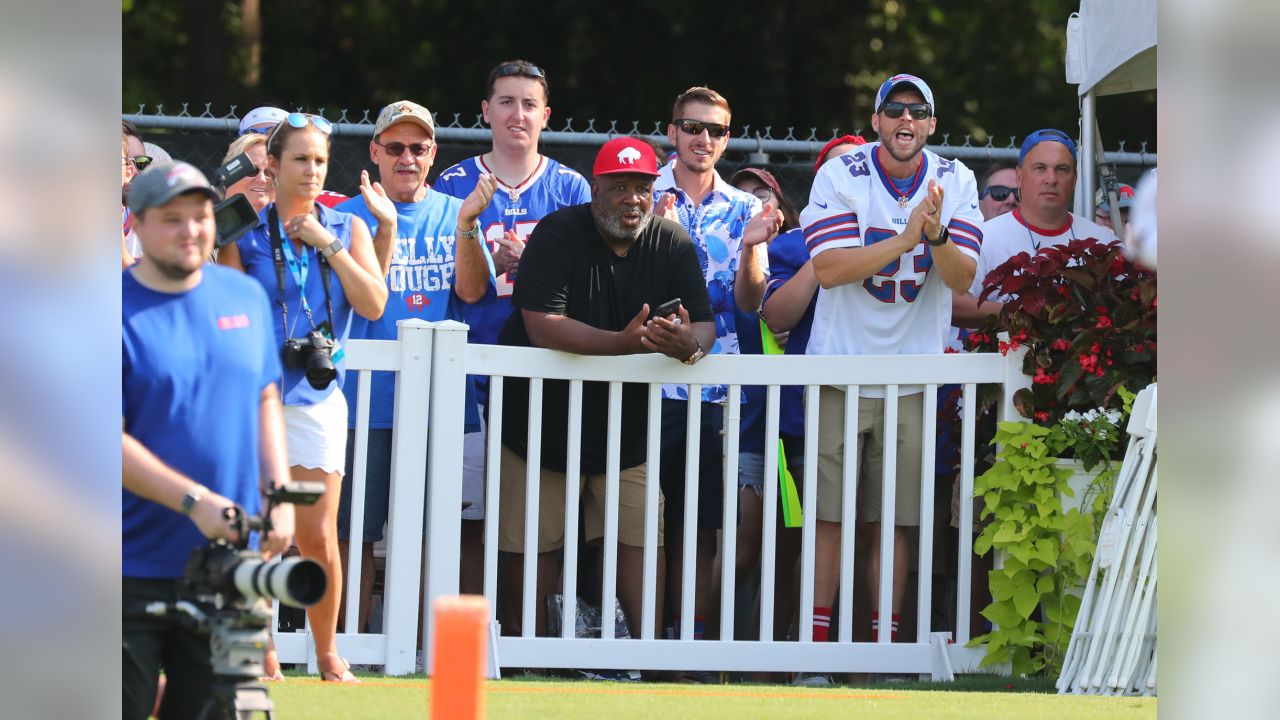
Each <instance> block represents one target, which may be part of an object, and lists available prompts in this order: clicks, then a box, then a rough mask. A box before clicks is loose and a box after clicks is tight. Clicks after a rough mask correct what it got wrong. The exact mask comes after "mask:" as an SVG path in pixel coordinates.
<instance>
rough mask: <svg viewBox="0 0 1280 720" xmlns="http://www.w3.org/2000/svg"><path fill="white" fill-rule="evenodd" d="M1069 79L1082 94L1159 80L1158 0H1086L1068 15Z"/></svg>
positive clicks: (1147, 86)
mask: <svg viewBox="0 0 1280 720" xmlns="http://www.w3.org/2000/svg"><path fill="white" fill-rule="evenodd" d="M1067 82H1068V83H1071V84H1073V85H1079V86H1080V89H1079V92H1080V94H1081V95H1084V94H1085V93H1087V92H1089V91H1090V90H1092V91H1094V93H1095V94H1097V95H1116V94H1119V93H1126V92H1140V91H1142V90H1152V89H1155V86H1156V0H1081V2H1080V12H1079V13H1076V14H1074V15H1072V16H1071V18H1070V19H1069V20H1068V21H1067Z"/></svg>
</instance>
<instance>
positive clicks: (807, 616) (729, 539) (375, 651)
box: [276, 321, 1028, 677]
mask: <svg viewBox="0 0 1280 720" xmlns="http://www.w3.org/2000/svg"><path fill="white" fill-rule="evenodd" d="M1021 362H1022V358H1021V353H1010V354H1009V355H1008V356H1001V355H996V354H949V355H937V356H898V357H821V356H732V357H728V356H711V357H708V358H707V359H705V360H704V361H702V362H701V363H699V364H698V365H697V366H694V367H687V366H685V365H682V364H680V363H676V362H673V361H672V360H670V359H669V358H666V357H663V356H658V355H635V356H624V357H588V356H578V355H571V354H566V353H558V352H552V351H547V350H540V349H532V348H510V347H498V346H489V345H470V346H469V345H468V344H467V343H466V326H464V325H461V324H460V323H455V322H443V323H423V322H421V321H401V323H400V338H399V340H396V341H352V342H350V343H349V345H348V360H347V366H348V370H349V371H351V372H353V373H354V372H358V373H359V376H360V379H361V383H360V384H361V388H362V389H361V391H360V392H359V394H358V400H357V405H356V409H355V411H356V413H357V417H358V421H357V431H356V450H357V452H356V454H355V457H356V465H355V468H354V473H353V475H354V478H353V483H354V492H353V497H352V512H351V518H352V528H351V533H350V535H349V536H350V537H351V538H353V539H355V541H353V545H355V544H357V542H358V539H359V538H361V537H362V535H361V530H362V528H361V525H362V521H363V488H364V460H363V458H364V447H365V443H366V442H367V426H368V410H369V409H368V391H367V390H365V389H364V388H365V387H367V385H368V372H367V371H370V370H389V371H395V372H396V373H397V380H396V410H395V421H394V429H393V448H392V455H393V464H392V470H391V478H392V483H391V510H390V520H389V529H388V537H387V561H386V581H385V592H384V597H385V601H384V614H383V617H384V622H383V626H382V627H383V632H381V633H377V634H370V633H355V632H346V633H342V634H339V637H338V646H339V650H340V652H341V653H342V654H343V655H344V656H345V657H347V658H348V659H349V660H350V661H351V662H352V663H356V664H362V663H363V664H375V665H384V666H385V670H386V672H387V673H388V674H391V675H400V674H406V673H410V672H413V666H414V655H415V647H416V639H417V634H418V633H417V630H418V629H419V628H421V631H422V638H423V644H422V647H426V648H430V647H432V643H431V637H432V631H433V628H432V626H431V618H430V617H429V616H428V617H422V618H421V620H422V624H421V625H419V624H418V622H417V621H418V620H419V618H418V617H417V615H416V612H415V611H416V608H417V607H418V600H419V597H418V595H419V588H421V591H422V592H423V593H425V596H426V598H427V599H426V603H425V604H424V606H423V607H425V608H430V607H431V606H432V601H433V600H434V599H435V598H436V597H439V596H442V595H452V594H456V593H457V591H458V572H459V551H460V547H459V543H460V531H461V525H460V513H459V510H460V508H461V477H462V456H461V448H462V435H463V432H462V412H461V406H462V403H463V402H464V383H465V376H466V375H467V374H473V375H487V376H491V377H492V381H491V385H490V414H489V422H490V424H489V428H488V443H489V445H488V447H487V448H486V469H485V487H486V490H487V498H486V509H485V567H484V592H485V594H486V596H487V597H488V598H489V600H490V603H491V606H493V607H496V603H497V599H498V598H497V596H498V591H497V588H498V572H497V569H498V543H497V520H498V517H499V515H500V514H501V513H502V512H503V502H502V501H503V498H501V497H499V492H498V487H499V485H498V472H499V467H498V464H499V453H500V443H501V438H502V427H501V425H502V410H501V406H502V403H503V396H504V385H503V378H508V377H523V378H529V379H530V382H529V396H530V399H529V407H530V409H531V411H530V416H531V422H530V429H529V436H530V437H529V440H530V443H529V447H530V448H531V456H530V463H529V465H530V467H536V465H537V461H536V459H535V458H534V457H533V453H534V452H536V450H532V449H533V448H537V447H538V445H539V441H540V439H541V428H540V426H539V423H538V422H537V418H538V417H540V413H539V412H538V411H537V408H540V407H541V402H542V381H544V380H567V381H569V382H570V394H569V397H570V413H569V423H570V425H569V427H570V432H569V441H568V458H569V460H568V462H569V467H568V470H569V473H568V474H569V475H570V477H572V476H573V475H574V473H575V471H576V469H577V467H578V462H577V457H578V451H579V450H580V447H579V442H580V438H579V437H578V432H577V431H578V430H579V429H580V427H581V422H582V408H581V401H582V383H583V382H591V381H601V382H608V383H609V412H608V435H607V437H608V438H609V440H608V442H609V446H608V447H609V450H608V455H607V457H608V471H607V473H606V506H607V512H606V518H605V537H604V541H603V544H602V545H601V552H602V553H603V573H602V574H603V579H602V586H601V588H600V591H601V592H600V596H601V599H602V601H601V605H602V608H603V610H602V617H605V618H612V617H613V609H612V608H613V606H614V604H615V602H616V579H617V577H616V576H617V570H618V565H617V561H618V558H617V532H618V506H617V498H618V485H619V467H618V461H619V452H618V448H619V440H620V432H621V412H622V403H621V393H622V386H623V381H624V380H625V382H628V383H644V384H648V385H649V388H648V393H647V395H648V402H649V416H648V426H647V437H648V455H647V461H648V462H647V473H648V477H649V478H650V479H651V480H652V481H650V482H647V484H646V498H645V505H646V513H645V518H646V523H645V543H644V552H643V577H642V583H643V588H644V595H643V606H642V610H641V615H642V617H641V618H640V622H639V623H638V626H639V632H635V633H633V634H635V635H636V636H637V637H636V639H614V638H613V634H614V633H613V624H612V623H611V622H603V623H602V637H601V638H600V639H582V638H575V637H573V631H574V627H575V618H574V615H573V614H572V613H573V612H574V610H575V605H574V603H572V602H565V603H563V609H564V615H563V617H562V618H561V623H560V625H561V627H562V628H563V630H562V634H561V636H560V637H554V638H552V637H535V636H534V634H533V632H534V621H533V619H534V610H535V608H534V601H535V591H536V580H535V577H536V567H535V562H534V561H535V558H536V553H533V552H529V553H526V554H525V557H524V565H523V575H524V578H525V582H524V583H523V597H522V598H521V603H520V607H521V611H522V613H521V614H522V617H523V619H524V620H523V622H522V623H521V626H522V634H521V636H519V637H506V636H504V637H499V638H498V641H497V649H498V660H499V662H500V663H501V665H503V666H506V667H564V668H594V669H605V668H612V669H620V670H628V669H646V670H649V669H652V670H663V669H670V670H724V671H810V672H887V673H920V674H932V675H934V676H938V677H940V676H945V675H947V674H949V669H950V668H952V667H954V668H955V669H957V670H963V669H969V668H975V667H977V664H978V661H979V659H980V658H981V655H982V651H981V649H970V648H966V647H964V645H965V643H966V642H967V641H968V640H969V621H968V618H969V616H970V608H969V596H970V584H971V581H972V578H971V577H970V567H971V562H970V561H971V559H972V528H973V516H972V508H973V504H972V503H970V502H960V503H959V506H960V511H961V514H960V532H959V538H960V547H959V551H958V555H959V558H958V574H959V580H958V587H957V593H956V598H957V599H956V618H957V620H956V627H957V633H956V637H955V638H954V640H955V643H954V644H946V643H945V642H943V640H942V639H941V638H940V637H934V636H933V632H932V628H931V627H930V624H929V623H930V618H931V615H932V613H931V603H932V589H931V586H930V581H931V576H932V573H931V572H929V571H928V570H927V569H929V568H932V567H933V541H932V527H933V508H934V501H933V488H934V479H933V472H934V467H933V466H934V447H935V436H936V424H935V423H933V422H931V421H930V420H931V419H932V418H933V417H934V416H935V415H936V402H937V389H938V387H939V386H941V385H943V384H960V385H962V386H963V398H964V401H963V404H962V416H961V448H960V451H961V492H962V497H965V498H967V497H970V496H972V492H973V473H974V442H975V440H974V436H975V410H974V408H975V407H976V402H975V393H976V389H977V386H978V385H983V384H992V385H997V386H999V387H1000V388H1001V389H1002V391H1003V392H1002V400H1001V403H1000V409H999V416H1000V418H1001V419H1012V418H1014V417H1016V412H1015V411H1014V410H1013V406H1012V394H1013V392H1014V391H1016V390H1017V389H1019V388H1022V387H1026V386H1027V385H1028V379H1027V378H1026V376H1025V375H1023V374H1022V372H1021ZM762 380H763V381H765V382H762ZM769 381H773V383H772V384H770V382H769ZM663 383H678V384H688V385H690V386H691V387H690V396H692V397H697V390H698V388H697V387H696V386H700V385H708V384H728V385H729V386H730V398H731V401H730V405H729V408H730V411H729V412H727V413H726V428H725V439H724V446H725V449H726V454H725V463H724V467H725V477H724V478H723V479H722V481H723V482H724V484H725V493H724V498H725V502H724V522H723V528H724V529H723V531H722V534H721V548H722V553H723V557H724V558H726V559H725V561H724V562H723V563H722V572H721V579H720V580H721V585H720V589H719V593H718V596H719V599H720V604H721V606H722V607H721V612H720V632H719V635H720V637H721V638H724V639H720V640H697V641H695V640H693V634H692V632H693V629H692V625H693V623H692V619H693V615H694V613H693V595H694V593H693V587H694V577H695V575H696V573H697V572H698V571H699V568H698V567H697V566H696V554H695V552H694V543H695V542H696V535H697V533H694V532H686V533H684V534H683V547H681V548H668V549H667V551H668V552H681V553H682V555H683V558H684V562H683V563H682V571H683V582H682V583H681V587H683V588H685V589H686V591H685V592H684V593H683V597H682V602H681V607H680V611H679V612H678V613H674V614H676V615H678V616H679V617H680V618H682V620H683V624H682V627H680V628H679V629H678V639H658V638H655V637H654V627H655V625H656V623H655V614H656V606H657V603H656V602H655V599H656V597H657V593H656V587H657V544H656V539H657V508H658V483H657V482H656V479H657V477H658V468H659V466H660V464H661V463H662V461H663V458H662V457H661V456H660V447H659V441H658V439H659V433H660V426H661V405H660V399H659V397H660V387H661V385H662V384H663ZM748 385H765V386H766V387H767V393H766V395H767V410H766V416H765V418H766V420H765V443H764V449H765V455H766V457H765V462H764V467H765V478H764V480H765V481H764V491H763V493H764V514H763V532H762V536H763V541H762V543H763V546H762V552H761V560H760V563H761V565H760V567H761V582H760V593H761V595H760V618H759V627H760V628H761V631H760V637H759V639H758V640H750V641H743V640H733V639H732V638H733V637H734V593H735V588H736V581H737V579H736V577H735V574H736V572H735V563H734V562H733V557H734V550H735V547H736V542H737V530H736V528H737V497H738V452H737V450H738V445H739V439H740V428H739V419H740V414H739V413H738V412H736V411H735V410H736V405H734V403H733V400H734V399H736V398H737V397H738V396H739V392H740V391H741V388H742V386H748ZM782 385H804V386H805V388H806V389H805V394H806V399H807V408H806V416H805V435H806V437H807V438H810V440H809V441H808V442H806V443H805V462H804V475H803V478H804V479H803V497H802V507H803V510H804V517H805V523H804V525H803V528H802V543H801V555H800V558H801V560H800V562H801V570H800V574H801V582H800V596H799V597H800V601H799V606H798V614H799V620H798V625H797V627H798V630H799V640H798V642H775V641H774V639H773V627H774V623H773V615H774V610H775V598H774V594H773V590H774V565H775V562H774V561H775V555H776V552H777V548H776V544H775V530H776V517H777V515H776V512H777V502H778V482H777V470H776V468H777V451H778V450H777V448H778V441H777V438H778V429H779V406H780V403H779V396H780V387H781V386H782ZM822 385H833V386H841V387H844V388H846V390H847V393H846V397H847V399H848V400H847V404H846V408H845V412H846V417H853V418H856V417H857V402H858V399H857V398H858V389H859V388H860V387H866V386H882V387H884V388H885V389H886V391H887V392H886V395H887V396H889V397H894V396H896V395H897V394H898V392H899V389H900V388H902V387H903V386H906V385H914V386H924V388H925V395H924V397H925V418H926V422H925V424H924V431H923V439H922V473H921V475H922V478H921V482H922V485H921V515H920V516H921V520H920V536H919V542H918V567H919V568H921V569H922V571H921V572H920V573H919V582H918V593H917V597H916V603H917V617H918V630H917V633H916V637H915V638H914V641H913V642H902V641H900V642H897V643H890V642H889V639H890V638H889V623H887V622H886V623H882V624H881V626H880V631H879V635H878V637H876V638H875V641H874V642H853V641H852V634H851V633H852V622H851V618H852V612H853V606H852V603H853V592H852V590H853V587H854V583H855V582H857V581H858V580H859V579H858V578H855V577H854V576H853V569H852V566H853V562H852V558H853V551H854V532H853V528H854V523H853V522H852V521H853V519H854V502H855V492H856V489H855V483H854V474H853V472H852V470H850V469H846V471H845V472H846V477H845V487H846V489H847V491H846V492H845V493H844V497H845V502H844V507H843V508H842V512H843V518H844V519H845V522H844V523H843V524H842V527H843V528H844V532H843V533H842V536H841V558H842V562H841V572H840V591H839V600H840V602H839V605H838V607H837V608H836V613H837V614H838V616H839V617H840V618H842V622H841V623H840V630H839V632H838V633H837V634H835V635H834V636H833V638H832V640H833V642H829V643H813V642H812V620H813V619H812V612H813V611H812V607H813V591H814V590H813V588H814V560H815V530H814V528H815V524H814V522H813V521H814V518H815V515H814V512H813V508H814V507H815V504H816V498H817V449H818V443H817V440H816V438H817V432H818V413H817V402H816V400H817V395H818V388H819V387H820V386H822ZM690 405H691V407H690V409H689V415H690V420H691V425H690V427H696V420H697V415H698V412H699V410H700V407H699V403H696V402H695V403H691V404H690ZM885 406H886V408H888V409H889V410H888V411H887V413H888V414H889V416H890V417H889V418H888V419H889V420H890V421H891V422H890V423H889V425H888V426H887V428H886V439H885V445H886V448H887V449H886V458H885V462H884V466H885V471H884V474H883V477H881V478H874V479H872V478H867V480H876V481H879V482H882V483H883V484H884V485H883V487H884V493H883V503H884V505H883V507H884V512H883V516H884V517H885V518H892V517H893V512H892V508H893V507H894V490H895V487H896V483H895V464H894V462H893V452H894V450H893V449H894V448H895V444H894V442H893V440H894V438H893V435H894V432H895V426H894V424H893V423H892V420H893V416H894V415H895V414H896V403H892V402H886V403H885ZM854 428H855V424H854V423H846V440H847V442H846V447H847V448H848V449H847V450H846V462H845V466H846V468H853V467H855V466H856V465H857V458H856V447H857V446H856V443H855V442H852V441H851V440H852V438H853V432H854ZM695 443H696V434H695V436H694V437H691V438H690V443H689V444H690V446H691V448H690V450H689V452H690V453H691V456H692V453H695V452H696V448H694V447H692V446H694V445H695ZM689 467H690V470H689V471H688V472H687V474H686V483H687V485H686V492H685V495H686V507H685V518H686V523H685V524H686V526H687V527H690V528H692V527H693V526H694V523H693V518H696V516H697V507H696V504H697V498H698V493H697V484H698V482H699V481H700V480H701V481H703V482H705V481H707V480H708V479H707V478H701V479H700V478H698V476H697V472H696V463H690V464H689ZM423 477H426V478H427V479H428V480H427V482H426V484H425V487H424V484H423V482H422V480H421V478H423ZM537 480H538V478H537V473H536V472H535V471H530V473H529V482H528V487H527V495H526V513H528V514H527V516H526V519H527V522H526V524H525V526H526V536H527V542H526V543H525V546H526V547H527V548H534V547H536V546H537V543H536V535H535V533H536V528H537V510H538V497H537V496H538V493H539V486H538V482H537ZM566 490H567V491H566V511H567V512H566V528H565V544H564V551H563V568H564V571H563V586H562V587H559V588H557V590H559V591H562V592H563V594H564V597H565V598H574V597H576V596H577V595H578V592H577V590H578V588H577V565H578V557H577V545H578V543H577V537H578V534H579V529H578V526H577V509H578V503H579V497H578V492H577V484H576V483H573V482H569V483H567V488H566ZM424 503H425V505H424ZM424 507H425V511H426V512H425V514H426V526H425V531H426V559H425V574H424V572H423V570H424V566H423V564H422V563H421V562H420V561H421V560H422V551H423V540H422V538H423V529H424V526H423V522H424V512H423V511H424ZM893 530H894V529H893V526H892V524H891V523H890V522H885V523H883V524H882V530H881V532H882V542H881V546H882V547H883V548H884V554H885V557H884V558H883V560H882V562H881V564H880V568H881V576H880V607H885V608H887V607H889V605H890V602H889V601H890V598H891V597H892V592H893V577H892V568H893V560H892V552H893ZM668 534H670V533H668ZM360 562H361V561H360V553H359V552H357V551H356V550H355V548H354V547H353V551H352V552H351V553H350V561H349V566H348V568H347V575H346V577H347V578H348V583H347V600H348V602H347V610H346V617H347V624H346V627H347V628H354V627H355V622H354V621H355V618H356V617H357V616H358V612H359V609H358V604H359V597H358V591H357V587H358V584H359V583H358V581H357V579H358V578H359V577H360V570H361V568H360ZM703 570H709V569H707V568H704V569H703ZM905 602H907V603H909V602H910V599H907V600H906V601H905ZM427 615H429V613H428V614H427ZM631 624H632V627H633V628H634V627H635V626H636V625H637V623H636V620H635V618H632V619H631ZM276 639H277V646H278V648H279V652H280V658H281V661H282V662H286V663H290V662H294V663H296V662H309V663H311V664H314V658H313V657H312V656H311V655H312V653H313V650H312V649H311V643H310V642H309V638H307V636H306V635H305V634H304V633H294V634H290V633H279V634H277V636H276Z"/></svg>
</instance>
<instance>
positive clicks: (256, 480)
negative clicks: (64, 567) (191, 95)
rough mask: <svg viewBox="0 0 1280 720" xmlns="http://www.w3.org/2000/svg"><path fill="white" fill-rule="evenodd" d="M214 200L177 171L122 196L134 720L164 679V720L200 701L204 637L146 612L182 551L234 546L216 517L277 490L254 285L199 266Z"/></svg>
mask: <svg viewBox="0 0 1280 720" xmlns="http://www.w3.org/2000/svg"><path fill="white" fill-rule="evenodd" d="M216 198H217V195H216V194H215V192H214V190H213V188H211V187H210V186H209V183H208V181H207V180H205V178H204V176H203V175H201V174H200V172H199V171H198V170H196V169H195V168H193V167H191V166H190V165H187V164H186V163H163V164H156V165H155V166H154V167H152V168H150V169H149V170H147V171H146V172H144V173H143V174H141V175H139V176H138V178H137V179H136V180H135V181H134V183H133V184H132V185H131V187H130V190H129V206H130V209H131V210H132V211H133V214H132V216H131V218H130V223H131V225H132V226H133V229H134V231H135V232H136V234H137V236H138V239H139V241H140V242H141V243H142V245H143V247H144V249H145V252H144V253H143V255H142V257H141V258H140V259H139V260H138V262H137V264H135V265H134V266H132V267H131V268H129V269H128V270H126V271H125V272H124V277H123V288H122V300H123V326H122V334H123V366H124V370H123V372H124V377H123V394H124V402H123V407H124V417H123V431H122V433H121V443H122V449H121V453H122V456H123V469H122V478H123V481H122V484H123V488H124V490H123V499H122V529H121V536H122V544H123V551H122V569H123V575H124V577H123V586H122V606H123V612H124V624H123V660H122V665H121V674H122V685H123V699H124V707H123V713H122V714H123V717H125V718H127V719H133V718H137V719H138V720H141V719H142V718H146V717H147V716H148V715H149V714H150V713H151V710H152V708H153V705H154V703H155V697H156V687H157V680H158V676H159V673H160V670H161V669H162V668H163V670H164V672H165V675H166V678H167V692H165V693H164V699H163V701H162V703H161V706H160V713H159V714H160V715H161V716H163V717H166V718H180V717H196V716H197V714H198V713H199V711H200V708H201V707H202V705H203V704H204V702H205V701H206V700H207V699H208V698H209V697H210V694H211V692H212V683H213V669H212V667H211V665H210V648H209V636H208V635H207V634H200V633H196V632H194V631H192V630H190V629H188V628H186V627H185V626H184V625H183V624H182V623H180V622H178V620H176V619H174V618H172V617H156V616H153V615H148V614H147V613H145V611H144V608H145V606H146V604H147V603H150V602H166V603H172V602H175V601H177V600H178V599H180V597H181V589H182V578H183V569H184V565H185V563H186V561H187V557H188V556H189V555H190V553H191V551H192V550H194V549H195V548H197V547H200V546H202V545H204V544H205V543H206V542H207V540H208V539H234V538H233V537H232V532H233V530H232V528H231V527H230V525H229V524H228V522H227V518H226V517H225V516H224V515H223V512H224V511H225V510H226V509H228V508H231V507H233V506H239V507H240V508H242V509H243V510H244V512H246V513H250V514H256V513H257V512H258V511H259V509H260V506H261V500H262V498H261V493H263V492H264V491H266V490H268V489H270V488H272V487H275V486H278V485H280V484H281V483H284V482H286V481H288V479H289V469H288V466H287V464H286V459H285V445H284V425H283V423H282V420H281V407H280V391H279V388H278V382H279V379H280V361H279V357H278V350H277V347H278V346H277V344H276V341H275V334H274V333H273V332H272V331H271V329H270V325H271V321H272V314H271V308H270V305H269V304H268V302H267V296H266V294H265V293H264V292H263V291H262V288H261V286H259V285H258V284H257V283H255V282H253V280H252V279H250V278H246V277H244V276H243V275H241V274H239V273H235V272H232V271H230V270H227V269H225V268H220V267H216V266H209V265H206V264H205V258H207V257H208V255H209V252H210V251H211V250H212V248H213V241H214V232H215V225H214V219H213V201H214V200H215V199H216ZM272 521H273V524H274V529H273V531H272V534H270V535H268V536H267V537H266V538H265V540H264V544H263V550H264V552H265V553H266V554H269V555H272V554H278V553H280V552H281V551H283V550H284V549H285V548H287V547H288V545H289V542H290V539H291V536H292V534H293V507H292V506H291V505H280V506H278V507H276V508H275V509H274V510H273V513H272Z"/></svg>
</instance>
